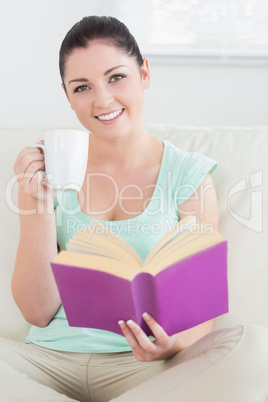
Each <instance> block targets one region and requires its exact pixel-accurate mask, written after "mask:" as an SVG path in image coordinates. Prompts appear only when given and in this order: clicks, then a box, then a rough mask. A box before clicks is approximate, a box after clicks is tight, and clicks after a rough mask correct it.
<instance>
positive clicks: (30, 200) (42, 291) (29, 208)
mask: <svg viewBox="0 0 268 402" xmlns="http://www.w3.org/2000/svg"><path fill="white" fill-rule="evenodd" d="M43 159H44V158H43V155H42V153H41V152H40V151H39V150H38V149H37V148H26V149H24V150H23V151H22V152H21V153H20V155H19V156H18V158H17V161H16V163H15V165H14V171H15V173H16V176H17V180H18V182H19V197H18V205H19V210H20V227H21V233H20V240H19V246H18V251H17V257H16V262H15V270H14V274H13V277H12V292H13V297H14V300H15V302H16V303H17V305H18V307H19V308H20V310H21V312H22V314H23V316H24V318H25V319H26V320H27V321H28V322H30V323H31V324H34V325H37V326H40V327H43V326H46V325H48V323H49V322H50V320H51V319H52V318H53V316H54V315H55V313H56V312H57V310H58V309H59V307H60V304H61V302H60V297H59V294H58V290H57V287H56V284H55V282H54V278H53V274H52V271H51V267H50V261H51V260H52V259H53V258H54V257H55V256H56V254H57V241H56V226H55V217H54V194H53V191H52V190H51V189H50V188H49V187H48V186H47V185H46V183H45V182H44V181H43V176H42V173H40V172H38V171H39V170H40V169H42V170H44V162H43Z"/></svg>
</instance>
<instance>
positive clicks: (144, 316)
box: [142, 313, 150, 320]
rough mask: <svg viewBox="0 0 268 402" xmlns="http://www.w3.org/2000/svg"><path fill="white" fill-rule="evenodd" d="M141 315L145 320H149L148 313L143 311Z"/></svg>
mask: <svg viewBox="0 0 268 402" xmlns="http://www.w3.org/2000/svg"><path fill="white" fill-rule="evenodd" d="M142 316H143V318H144V319H145V320H149V318H150V316H149V314H148V313H143V314H142Z"/></svg>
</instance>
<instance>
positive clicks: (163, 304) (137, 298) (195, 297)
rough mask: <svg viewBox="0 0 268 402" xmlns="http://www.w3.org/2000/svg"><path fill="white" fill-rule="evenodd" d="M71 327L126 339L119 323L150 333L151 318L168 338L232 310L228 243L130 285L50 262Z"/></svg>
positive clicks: (140, 276) (141, 274) (144, 275)
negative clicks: (148, 316) (146, 315)
mask: <svg viewBox="0 0 268 402" xmlns="http://www.w3.org/2000/svg"><path fill="white" fill-rule="evenodd" d="M51 266H52V269H53V273H54V276H55V279H56V282H57V285H58V289H59V292H60V296H61V300H62V304H63V307H64V310H65V313H66V316H67V319H68V322H69V325H70V326H75V327H87V328H98V329H103V330H107V331H112V332H116V333H118V334H120V335H122V331H121V329H120V327H119V325H118V321H119V320H125V321H127V320H129V319H132V320H133V321H135V322H136V323H137V324H139V325H140V326H141V328H142V329H143V330H144V331H145V332H146V334H147V335H151V331H150V329H149V328H148V326H147V325H146V324H145V322H144V320H143V319H142V314H143V313H144V312H147V313H149V314H151V315H152V316H153V317H154V318H155V319H156V321H157V322H158V323H159V324H160V325H161V326H162V327H163V328H164V330H165V331H166V332H167V334H168V335H172V334H175V333H177V332H180V331H183V330H185V329H188V328H191V327H193V326H195V325H198V324H201V323H202V322H205V321H207V320H210V319H212V318H215V317H217V316H219V315H221V314H224V313H227V312H228V287H227V242H226V241H222V242H220V243H218V244H216V245H214V246H211V247H209V248H207V249H205V250H203V251H200V252H198V253H197V254H194V255H192V256H190V257H187V258H185V259H183V260H181V261H179V262H177V263H175V264H173V265H171V266H169V267H168V268H165V269H163V270H162V271H161V272H159V273H157V274H156V275H155V276H153V275H151V274H150V273H148V272H145V271H143V272H142V271H141V272H139V273H137V275H136V276H135V277H134V278H133V279H132V280H131V281H130V280H128V279H124V278H121V277H118V276H116V275H113V274H110V273H107V272H102V271H99V270H94V269H88V268H81V267H77V266H71V265H65V264H60V263H55V262H52V263H51Z"/></svg>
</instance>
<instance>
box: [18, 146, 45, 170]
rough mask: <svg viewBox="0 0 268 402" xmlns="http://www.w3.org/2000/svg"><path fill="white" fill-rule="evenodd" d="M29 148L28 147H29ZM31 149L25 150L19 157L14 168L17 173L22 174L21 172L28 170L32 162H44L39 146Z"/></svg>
mask: <svg viewBox="0 0 268 402" xmlns="http://www.w3.org/2000/svg"><path fill="white" fill-rule="evenodd" d="M27 149H28V148H27ZM29 149H31V150H30V151H27V152H25V151H23V152H22V153H21V154H20V155H19V157H18V158H17V160H16V162H15V164H14V166H13V170H14V172H15V174H16V176H17V175H20V174H21V173H24V172H26V170H27V169H28V168H29V166H30V165H31V163H35V162H42V163H44V156H43V155H42V154H41V153H40V152H39V150H38V149H37V148H29Z"/></svg>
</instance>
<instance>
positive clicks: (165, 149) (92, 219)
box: [72, 138, 167, 225]
mask: <svg viewBox="0 0 268 402" xmlns="http://www.w3.org/2000/svg"><path fill="white" fill-rule="evenodd" d="M160 139H161V141H162V142H163V144H164V149H163V155H162V160H161V165H160V169H159V173H158V177H157V181H156V184H155V188H154V192H153V195H152V197H151V199H150V201H149V203H148V205H147V207H146V208H145V209H144V210H143V211H142V212H141V213H140V214H139V215H136V216H134V217H133V218H129V219H123V220H115V221H110V220H108V219H106V220H103V219H97V218H94V217H92V216H89V215H86V214H84V213H83V212H82V210H81V208H80V205H79V202H78V197H77V192H72V195H73V200H74V202H75V204H76V205H75V207H77V209H78V215H80V216H82V217H83V219H84V220H87V221H90V222H92V221H96V222H100V223H102V224H104V225H105V224H106V225H107V224H113V225H114V224H115V225H116V224H124V223H128V222H130V221H135V220H139V219H142V217H143V215H145V214H146V212H147V211H148V209H149V208H150V206H151V204H152V202H153V199H154V197H155V194H156V189H157V187H158V186H159V183H160V182H161V180H162V176H163V171H164V166H165V164H166V155H167V141H166V140H164V139H162V138H160Z"/></svg>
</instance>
